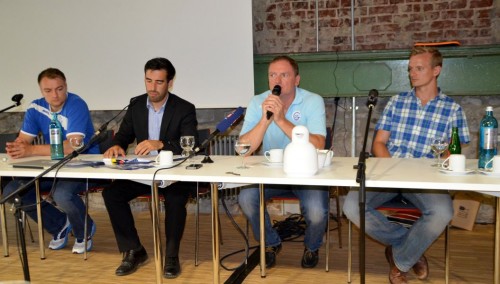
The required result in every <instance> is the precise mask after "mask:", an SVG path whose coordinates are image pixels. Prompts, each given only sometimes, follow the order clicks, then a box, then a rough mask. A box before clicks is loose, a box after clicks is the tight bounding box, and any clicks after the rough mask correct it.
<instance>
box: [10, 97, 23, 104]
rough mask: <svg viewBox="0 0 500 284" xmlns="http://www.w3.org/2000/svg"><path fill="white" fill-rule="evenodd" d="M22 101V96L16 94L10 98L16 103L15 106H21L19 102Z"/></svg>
mask: <svg viewBox="0 0 500 284" xmlns="http://www.w3.org/2000/svg"><path fill="white" fill-rule="evenodd" d="M22 99H23V94H16V95H14V96H13V97H12V101H13V102H16V106H19V105H20V104H21V100H22Z"/></svg>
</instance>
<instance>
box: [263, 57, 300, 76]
mask: <svg viewBox="0 0 500 284" xmlns="http://www.w3.org/2000/svg"><path fill="white" fill-rule="evenodd" d="M281 60H284V61H288V63H290V65H292V68H293V71H294V72H295V76H297V75H299V64H297V61H295V60H293V59H292V58H291V57H288V56H286V55H279V56H276V57H275V58H273V60H271V62H269V65H271V64H272V63H274V62H277V61H281Z"/></svg>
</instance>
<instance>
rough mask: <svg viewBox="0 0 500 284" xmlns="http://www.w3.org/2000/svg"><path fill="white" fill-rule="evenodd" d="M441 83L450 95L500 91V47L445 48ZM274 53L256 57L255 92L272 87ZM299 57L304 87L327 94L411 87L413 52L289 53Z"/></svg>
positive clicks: (389, 91)
mask: <svg viewBox="0 0 500 284" xmlns="http://www.w3.org/2000/svg"><path fill="white" fill-rule="evenodd" d="M440 51H441V53H442V54H443V56H444V64H443V70H442V71H441V75H440V76H439V79H438V82H439V86H440V87H441V88H442V89H443V90H444V91H445V93H446V94H448V95H500V46H498V45H495V46H481V47H446V48H440ZM274 56H275V55H255V56H254V80H255V92H256V93H261V92H263V91H265V90H268V89H269V87H268V81H267V66H268V64H269V62H270V61H271V60H272V58H273V57H274ZM289 56H291V57H292V58H294V59H295V60H297V62H298V64H299V69H300V75H301V84H300V86H301V87H303V88H305V89H308V90H311V91H313V92H316V93H318V94H320V95H322V96H323V97H351V96H366V95H367V93H368V90H370V89H373V88H375V89H377V90H379V92H380V94H381V95H387V96H389V95H394V94H397V93H399V92H402V91H407V90H409V89H410V83H409V79H408V72H407V69H408V56H409V50H389V51H387V50H384V51H350V52H339V53H335V52H331V53H303V54H289Z"/></svg>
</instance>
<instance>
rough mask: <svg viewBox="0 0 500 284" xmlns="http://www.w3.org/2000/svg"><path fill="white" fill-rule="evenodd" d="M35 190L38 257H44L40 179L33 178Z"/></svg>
mask: <svg viewBox="0 0 500 284" xmlns="http://www.w3.org/2000/svg"><path fill="white" fill-rule="evenodd" d="M35 191H36V200H37V202H36V214H37V218H38V222H37V224H38V245H39V246H40V258H41V259H45V241H44V239H43V220H42V203H41V200H42V198H41V196H40V180H38V179H37V180H35Z"/></svg>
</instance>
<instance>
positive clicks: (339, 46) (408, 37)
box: [252, 0, 500, 54]
mask: <svg viewBox="0 0 500 284" xmlns="http://www.w3.org/2000/svg"><path fill="white" fill-rule="evenodd" d="M252 3H253V30H254V34H253V35H254V53H256V54H268V53H294V52H315V51H317V44H316V38H317V36H316V34H317V33H316V24H317V25H318V27H319V30H318V39H319V45H318V51H342V50H351V1H350V0H317V1H316V0H309V1H299V0H253V1H252ZM316 4H317V6H318V17H317V18H316ZM499 6H500V4H498V1H494V0H452V1H447V0H356V1H354V30H355V36H354V37H355V46H356V48H355V49H356V50H382V49H405V48H409V47H410V46H412V45H413V44H414V43H415V42H435V41H444V40H458V41H460V42H461V43H462V45H488V44H498V43H500V31H499V30H500V29H499V28H500V23H499V17H500V12H499V11H500V9H499Z"/></svg>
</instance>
